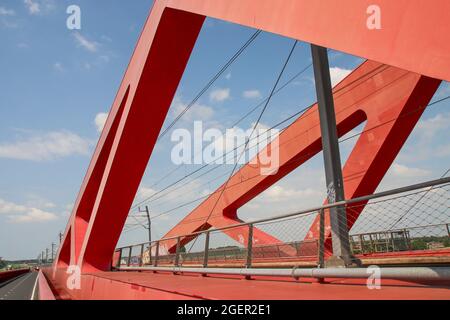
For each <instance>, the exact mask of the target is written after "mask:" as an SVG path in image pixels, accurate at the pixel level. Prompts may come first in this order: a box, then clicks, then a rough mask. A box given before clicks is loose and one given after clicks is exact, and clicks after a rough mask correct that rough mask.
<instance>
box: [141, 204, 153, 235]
mask: <svg viewBox="0 0 450 320" xmlns="http://www.w3.org/2000/svg"><path fill="white" fill-rule="evenodd" d="M139 212H141V213H144V212H145V214H146V215H147V221H148V227H147V228H146V229H147V230H148V242H152V220H151V218H150V210H149V209H148V206H145V209H144V210H142V209H141V207H139ZM144 228H145V227H144Z"/></svg>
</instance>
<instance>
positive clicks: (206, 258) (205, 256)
mask: <svg viewBox="0 0 450 320" xmlns="http://www.w3.org/2000/svg"><path fill="white" fill-rule="evenodd" d="M209 235H210V232H209V231H208V232H206V238H205V253H204V256H203V268H207V267H208V258H209Z"/></svg>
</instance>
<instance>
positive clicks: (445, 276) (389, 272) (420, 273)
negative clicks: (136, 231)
mask: <svg viewBox="0 0 450 320" xmlns="http://www.w3.org/2000/svg"><path fill="white" fill-rule="evenodd" d="M119 270H120V271H155V272H171V273H198V274H217V275H238V276H245V277H248V276H272V277H291V278H318V279H323V278H352V279H367V278H369V277H370V276H371V275H372V271H371V270H370V269H369V268H325V269H319V268H301V269H300V268H296V269H245V268H242V269H232V268H229V269H228V268H183V267H142V268H133V267H122V268H120V269H119ZM379 270H380V273H381V274H380V276H381V279H390V280H405V281H425V282H426V281H450V267H402V268H393V267H390V268H380V269H379Z"/></svg>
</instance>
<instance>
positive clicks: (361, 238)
mask: <svg viewBox="0 0 450 320" xmlns="http://www.w3.org/2000/svg"><path fill="white" fill-rule="evenodd" d="M359 243H360V247H361V253H364V238H363V235H362V234H360V235H359Z"/></svg>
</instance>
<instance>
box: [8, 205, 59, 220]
mask: <svg viewBox="0 0 450 320" xmlns="http://www.w3.org/2000/svg"><path fill="white" fill-rule="evenodd" d="M8 218H9V221H10V222H12V223H31V222H46V221H53V220H56V219H58V217H57V216H56V215H55V214H54V213H51V212H46V211H43V210H40V209H36V208H30V209H29V211H28V212H27V213H26V214H23V215H13V216H9V217H8Z"/></svg>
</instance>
